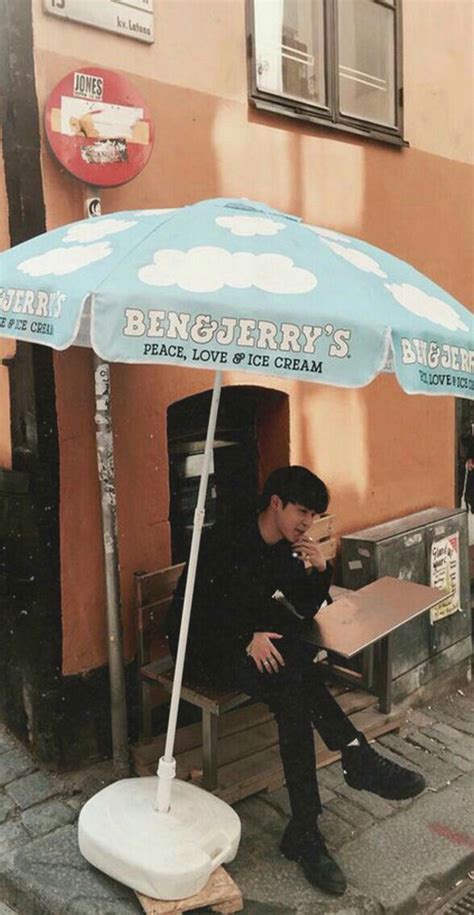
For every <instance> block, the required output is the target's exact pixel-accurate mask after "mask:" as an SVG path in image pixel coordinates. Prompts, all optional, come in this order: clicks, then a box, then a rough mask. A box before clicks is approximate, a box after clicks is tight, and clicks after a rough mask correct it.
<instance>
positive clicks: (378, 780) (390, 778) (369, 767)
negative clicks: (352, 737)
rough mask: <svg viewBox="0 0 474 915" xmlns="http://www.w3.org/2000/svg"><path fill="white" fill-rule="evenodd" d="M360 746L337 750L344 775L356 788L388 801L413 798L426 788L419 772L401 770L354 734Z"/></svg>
mask: <svg viewBox="0 0 474 915" xmlns="http://www.w3.org/2000/svg"><path fill="white" fill-rule="evenodd" d="M358 740H359V743H360V746H359V747H357V746H354V747H344V749H343V750H342V753H341V757H342V769H343V772H344V778H345V780H346V782H347V784H348V785H350V786H351V788H355V789H356V791H361V790H362V789H364V790H365V791H372V793H373V794H378V795H380V797H386V798H388V799H389V800H392V801H403V800H405V799H406V798H409V797H416V795H417V794H420V793H421V792H422V791H423V790H424V789H425V787H426V782H425V779H424V778H423V776H422V775H420V774H419V772H413V771H412V770H411V769H405V768H404V767H403V766H399V765H398V763H395V762H392V760H391V759H387V758H386V757H385V756H381V754H380V753H377V751H376V750H374V749H373V748H372V747H371V746H370V745H369V744H368V743H367V740H366V738H365V737H364V735H363V734H359V735H358Z"/></svg>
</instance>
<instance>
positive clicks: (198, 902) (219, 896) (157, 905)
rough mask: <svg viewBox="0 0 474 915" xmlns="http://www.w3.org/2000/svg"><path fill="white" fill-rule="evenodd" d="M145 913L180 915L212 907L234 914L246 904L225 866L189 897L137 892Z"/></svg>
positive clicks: (218, 910) (222, 914)
mask: <svg viewBox="0 0 474 915" xmlns="http://www.w3.org/2000/svg"><path fill="white" fill-rule="evenodd" d="M136 895H137V897H138V900H139V902H140V905H141V907H142V909H143V911H144V912H145V915H178V913H180V912H188V911H189V910H190V909H193V910H194V909H201V908H206V909H211V911H212V912H220V913H221V915H233V913H234V912H241V911H242V909H243V907H244V904H243V900H242V893H241V892H240V890H239V888H238V886H237V884H236V883H234V881H233V880H232V878H231V877H229V874H228V873H227V871H225V870H224V868H223V867H218V868H217V870H215V871H214V873H213V874H211V876H210V877H209V880H208V881H207V883H206V886H205V887H204V889H203V890H201V892H200V893H196V894H195V895H194V896H189V897H188V898H187V899H176V900H163V899H152V898H151V897H150V896H143V895H142V893H137V894H136Z"/></svg>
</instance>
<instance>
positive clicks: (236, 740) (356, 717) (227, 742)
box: [132, 686, 403, 804]
mask: <svg viewBox="0 0 474 915" xmlns="http://www.w3.org/2000/svg"><path fill="white" fill-rule="evenodd" d="M331 691H332V692H333V694H334V695H336V696H337V700H338V702H339V704H340V705H341V707H342V708H343V710H344V711H345V712H346V714H347V715H348V716H349V718H350V719H351V721H352V722H353V724H354V725H355V727H356V728H357V729H358V730H359V731H362V732H363V733H364V734H365V736H366V737H367V739H369V740H372V739H374V738H375V737H379V736H381V735H382V734H385V733H387V732H388V731H393V730H398V728H399V727H400V725H401V723H402V721H403V713H402V712H401V711H399V710H397V708H396V707H395V708H394V709H393V711H392V712H390V713H389V714H384V713H382V712H379V710H378V708H376V706H377V698H376V697H375V696H373V695H371V694H370V693H367V692H364V691H363V690H359V689H347V688H344V687H341V686H338V687H335V688H334V689H332V690H331ZM218 739H219V745H218V746H219V749H218V757H219V769H218V788H217V790H216V791H215V794H217V796H218V797H220V798H222V799H223V800H225V801H227V803H230V804H233V803H235V802H236V801H238V800H241V799H242V798H244V797H248V796H249V795H251V794H256V793H257V792H258V791H263V790H265V789H269V790H275V789H276V788H280V787H281V786H282V785H283V784H284V776H283V769H282V765H281V760H280V754H279V750H278V734H277V726H276V724H275V721H274V719H273V715H272V714H271V713H270V712H269V711H268V708H267V707H266V706H265V705H262V704H260V703H254V704H252V705H249V706H246V707H244V708H239V709H237V710H235V711H232V712H227V713H226V714H225V715H223V716H222V717H221V718H219V720H218ZM164 744H165V735H161V736H160V737H158V738H156V739H155V740H152V741H148V742H147V743H142V744H138V745H136V746H135V747H134V748H133V750H132V754H133V762H134V768H135V772H136V774H137V775H154V774H155V773H156V767H157V762H158V759H159V758H160V756H162V754H163V750H164ZM315 748H316V759H317V766H318V768H320V767H322V766H327V765H329V764H330V763H332V762H334V761H335V760H336V759H339V757H340V754H339V753H338V752H332V751H331V750H328V749H327V747H326V746H325V744H323V742H322V740H321V738H320V737H319V735H317V734H315ZM174 755H175V758H176V768H177V775H178V778H181V779H183V780H184V781H189V780H192V781H193V782H194V783H195V784H197V785H199V784H200V777H201V772H202V770H201V766H202V746H201V725H200V723H197V724H193V725H188V726H187V727H184V728H180V729H179V731H177V734H176V743H175V754H174Z"/></svg>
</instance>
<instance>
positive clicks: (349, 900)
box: [0, 684, 474, 915]
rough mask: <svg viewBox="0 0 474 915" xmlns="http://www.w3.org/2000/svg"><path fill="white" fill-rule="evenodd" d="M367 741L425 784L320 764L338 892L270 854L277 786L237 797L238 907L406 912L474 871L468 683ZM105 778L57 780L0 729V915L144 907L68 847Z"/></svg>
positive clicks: (473, 698)
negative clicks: (391, 794) (402, 793)
mask: <svg viewBox="0 0 474 915" xmlns="http://www.w3.org/2000/svg"><path fill="white" fill-rule="evenodd" d="M377 745H378V749H379V751H380V752H382V753H383V754H384V755H385V756H387V757H389V758H390V759H394V760H396V761H397V762H399V763H401V764H402V765H408V766H410V767H412V768H414V769H417V770H419V771H422V772H423V773H424V775H425V777H426V779H427V790H426V791H425V792H424V793H423V794H422V795H420V796H419V797H418V798H415V799H413V800H411V801H403V802H391V801H386V800H383V799H382V798H378V797H376V796H373V795H371V794H368V793H367V792H359V791H354V790H353V789H351V788H349V787H348V786H347V785H346V783H345V782H344V779H343V776H342V770H341V766H340V764H339V763H334V764H333V765H331V766H328V767H326V768H324V769H322V770H320V772H319V777H320V784H321V789H322V800H323V804H324V814H323V816H322V818H321V828H322V830H323V832H324V834H325V836H326V839H327V842H328V845H329V847H330V848H331V849H332V850H333V851H334V852H335V854H336V856H337V858H338V860H339V861H340V863H341V865H342V867H343V869H344V871H345V873H346V874H347V877H348V880H349V888H348V891H347V893H346V894H345V895H344V897H342V899H333V898H331V897H329V896H325V895H323V894H322V893H319V892H318V891H317V890H315V889H313V888H312V887H310V886H309V885H308V884H307V883H306V881H305V880H304V878H303V876H302V873H301V871H300V869H299V867H298V865H297V864H294V863H291V862H288V861H286V860H285V859H284V858H283V857H282V856H281V855H280V854H279V852H278V841H279V838H280V836H281V833H282V831H283V829H284V826H285V824H286V822H287V819H288V816H289V807H288V798H287V794H286V791H285V790H284V789H281V790H279V791H274V792H268V793H267V792H264V793H261V794H259V795H256V796H255V797H252V798H247V799H246V800H244V801H241V802H240V803H239V804H237V805H236V809H237V811H238V813H239V815H240V817H241V819H242V828H243V832H242V843H241V847H240V851H239V854H238V857H237V859H236V861H235V862H233V863H232V865H230V866H229V867H228V870H229V872H230V873H231V874H232V876H233V877H234V879H235V880H236V881H237V883H238V884H239V886H240V888H241V889H242V891H243V893H244V898H245V908H244V915H331V913H344V915H358V913H360V915H362V913H384V912H386V913H399V915H402V913H406V915H415V913H422V912H424V911H426V908H427V907H431V905H432V904H433V903H434V901H435V900H436V898H437V897H439V896H440V894H441V893H442V892H444V891H445V890H446V889H448V888H449V887H450V886H452V885H453V884H454V883H455V882H456V881H457V880H458V879H461V878H463V877H465V876H466V874H467V873H468V872H469V871H470V870H472V869H473V868H474V835H473V829H472V824H473V823H474V686H473V685H472V684H471V685H467V684H466V686H465V688H463V689H461V690H457V691H455V692H453V693H452V694H451V695H449V696H446V697H443V698H442V699H439V700H438V701H436V702H433V703H432V704H431V705H427V706H424V707H423V708H421V709H415V710H411V711H410V712H408V713H407V718H406V724H405V727H404V728H403V730H402V732H401V734H388V735H386V736H384V737H381V738H380V739H379V740H378V741H377ZM111 778H112V771H111V765H110V763H104V764H101V765H99V766H94V767H90V768H88V769H87V770H83V771H81V772H79V773H75V774H69V775H67V776H62V777H60V776H57V775H55V774H52V773H50V772H47V771H45V770H42V769H40V768H38V767H37V766H36V765H35V762H34V760H33V759H32V757H31V755H30V754H29V753H28V751H27V750H26V749H25V748H24V747H23V746H22V745H21V744H19V743H18V741H16V740H15V739H14V738H13V737H11V735H10V734H8V732H7V731H6V730H5V729H3V730H2V729H0V899H3V903H2V902H0V915H11V912H12V909H13V915H132V913H140V912H141V911H142V910H141V907H140V906H139V904H138V902H137V900H136V898H135V896H134V894H133V893H132V892H131V891H130V890H128V889H127V888H126V887H124V886H122V885H121V884H118V883H116V882H114V881H113V880H110V879H109V878H107V877H105V875H103V874H101V873H100V872H99V871H96V870H94V869H93V868H91V867H90V866H89V865H88V864H87V863H86V862H85V861H84V859H83V858H82V857H81V855H80V853H79V850H78V848H77V840H76V827H75V822H76V819H77V815H78V811H79V809H80V807H81V806H82V804H83V803H84V802H85V800H86V799H87V798H88V797H90V796H91V795H92V794H94V793H95V792H96V791H97V790H99V789H100V788H102V787H103V786H104V785H106V784H107V783H108V782H109V781H110V780H111ZM2 905H3V908H2ZM9 906H11V907H12V909H10V908H9Z"/></svg>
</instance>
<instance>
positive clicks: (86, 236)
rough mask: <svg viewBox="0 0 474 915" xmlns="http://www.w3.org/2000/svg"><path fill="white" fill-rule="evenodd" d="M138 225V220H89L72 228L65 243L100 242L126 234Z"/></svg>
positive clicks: (65, 237)
mask: <svg viewBox="0 0 474 915" xmlns="http://www.w3.org/2000/svg"><path fill="white" fill-rule="evenodd" d="M136 224H137V221H136V219H133V220H132V219H128V220H127V219H88V220H87V221H86V222H79V223H78V224H77V225H75V226H70V227H69V229H68V230H67V232H66V234H65V236H64V238H63V241H64V242H69V241H79V242H81V241H98V240H99V239H100V238H106V237H107V235H116V233H117V232H125V230H126V229H131V228H132V227H133V226H136Z"/></svg>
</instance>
